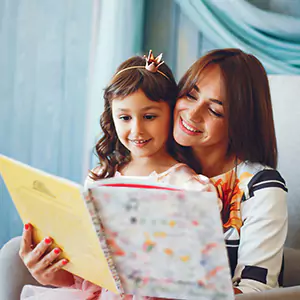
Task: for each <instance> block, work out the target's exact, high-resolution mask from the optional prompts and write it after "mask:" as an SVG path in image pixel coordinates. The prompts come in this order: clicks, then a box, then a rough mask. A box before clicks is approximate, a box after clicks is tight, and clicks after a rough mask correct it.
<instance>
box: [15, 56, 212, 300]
mask: <svg viewBox="0 0 300 300" xmlns="http://www.w3.org/2000/svg"><path fill="white" fill-rule="evenodd" d="M176 97H177V85H176V82H175V80H174V77H173V75H172V72H171V70H170V69H169V68H168V66H167V65H166V64H164V62H163V61H161V55H160V56H158V57H157V58H154V56H153V55H152V52H151V51H150V53H149V56H148V58H142V57H132V58H130V59H128V60H127V61H125V62H124V63H122V64H121V65H120V67H119V68H118V69H117V72H116V74H115V75H114V76H113V78H112V80H111V82H110V84H109V85H108V87H107V88H106V89H105V92H104V100H105V104H104V112H103V114H102V116H101V121H100V125H101V128H102V131H103V133H104V135H103V137H102V138H101V139H100V140H99V142H98V143H97V145H96V152H97V154H98V157H99V161H100V164H99V166H98V167H97V168H95V169H94V170H93V171H91V172H90V176H89V178H88V179H87V181H86V185H88V184H89V183H90V182H92V181H94V180H98V179H103V178H108V177H113V176H139V177H140V178H144V179H149V178H151V180H155V181H157V182H164V183H168V184H173V185H176V186H180V187H182V188H193V189H198V190H206V191H212V189H213V188H212V187H211V185H210V183H209V180H208V179H207V178H206V177H203V176H201V175H196V173H195V172H194V171H193V170H192V169H191V168H190V167H188V165H193V167H194V168H197V166H198V163H197V161H196V160H193V155H192V153H191V152H190V151H189V149H188V148H184V147H181V146H179V145H178V144H176V142H175V141H174V139H173V135H172V130H173V126H172V124H173V110H174V107H175V102H176ZM188 158H189V159H188ZM30 241H31V226H28V225H27V226H26V227H25V230H24V235H23V244H22V246H21V250H20V254H21V258H22V259H23V261H24V262H25V264H26V266H27V267H28V269H29V271H30V272H31V273H32V274H33V276H34V277H35V278H36V279H37V281H38V282H40V283H42V284H43V285H54V286H58V287H68V286H71V287H72V289H70V288H68V289H66V288H64V289H49V288H37V287H32V286H26V287H25V288H24V289H23V293H22V297H21V299H27V300H29V299H49V300H50V299H53V298H54V297H55V298H56V299H72V300H73V299H101V300H104V299H120V297H119V296H116V295H114V294H113V293H111V292H109V291H107V290H103V289H101V288H100V287H98V286H95V285H93V284H91V283H89V282H87V281H84V280H83V279H81V278H78V277H76V276H73V275H72V274H70V273H68V272H67V271H65V270H63V269H61V268H62V266H63V261H59V262H55V259H56V258H57V257H58V255H59V252H60V251H56V253H55V249H54V250H53V251H52V252H50V253H49V254H46V255H44V253H45V252H46V250H47V248H48V247H49V245H50V244H51V239H49V238H48V240H47V239H45V240H44V241H43V242H41V243H40V244H39V245H37V246H36V247H35V249H33V250H31V249H28V248H26V245H30ZM49 241H50V242H49ZM47 243H48V244H47ZM36 249H38V250H36ZM35 250H36V251H35ZM58 250H59V249H58ZM64 261H65V260H64ZM52 262H53V264H52ZM125 299H135V297H134V296H131V295H127V296H126V297H125ZM143 299H150V298H148V297H143Z"/></svg>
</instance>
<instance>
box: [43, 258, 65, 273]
mask: <svg viewBox="0 0 300 300" xmlns="http://www.w3.org/2000/svg"><path fill="white" fill-rule="evenodd" d="M68 262H69V261H68V260H67V259H65V258H63V259H61V260H59V261H58V262H56V263H54V264H53V265H51V267H49V268H48V269H47V271H46V272H45V275H47V274H50V273H55V272H57V271H58V270H60V269H62V268H63V267H64V266H65V265H66V264H67V263H68Z"/></svg>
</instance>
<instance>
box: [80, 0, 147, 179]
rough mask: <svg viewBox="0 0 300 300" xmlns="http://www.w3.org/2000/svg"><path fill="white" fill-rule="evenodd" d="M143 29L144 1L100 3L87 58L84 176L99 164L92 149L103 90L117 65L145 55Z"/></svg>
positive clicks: (96, 137)
mask: <svg viewBox="0 0 300 300" xmlns="http://www.w3.org/2000/svg"><path fill="white" fill-rule="evenodd" d="M143 27H144V0H121V1H120V0H102V1H100V6H99V19H98V23H97V24H95V26H94V31H95V34H94V36H95V38H94V40H93V41H92V44H93V53H92V54H91V57H90V79H89V95H88V100H87V103H86V109H87V116H86V131H85V141H84V147H85V151H84V154H85V155H84V157H83V172H84V174H83V177H84V176H86V174H87V171H88V169H91V168H93V167H95V166H96V164H97V163H98V158H97V157H96V155H94V146H95V143H96V141H97V140H98V139H99V137H100V135H101V130H100V125H99V120H100V115H101V113H102V111H103V107H104V102H103V89H104V88H105V86H106V85H107V84H108V83H109V81H110V79H111V76H112V75H113V73H114V72H115V70H116V68H117V67H118V65H119V64H121V63H122V62H123V61H124V60H126V59H128V58H129V57H131V56H133V55H141V54H144V53H142V43H143Z"/></svg>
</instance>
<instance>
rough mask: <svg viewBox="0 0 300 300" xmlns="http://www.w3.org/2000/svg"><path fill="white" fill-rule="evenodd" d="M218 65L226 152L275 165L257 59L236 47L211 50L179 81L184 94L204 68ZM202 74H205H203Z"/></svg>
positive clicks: (269, 111)
mask: <svg viewBox="0 0 300 300" xmlns="http://www.w3.org/2000/svg"><path fill="white" fill-rule="evenodd" d="M213 65H217V66H219V68H220V71H221V74H222V77H223V83H224V88H225V100H224V112H225V118H226V122H227V127H228V137H229V143H228V153H227V154H228V155H232V154H234V155H236V157H237V158H239V159H241V160H243V161H245V160H249V161H251V162H258V163H261V164H263V165H267V166H270V167H272V168H276V167H277V142H276V136H275V128H274V119H273V111H272V103H271V96H270V88H269V82H268V78H267V74H266V71H265V69H264V67H263V66H262V64H261V63H260V62H259V60H258V59H257V58H256V57H255V56H253V55H251V54H246V53H244V52H243V51H241V50H239V49H220V50H214V51H211V52H209V53H208V54H206V55H205V56H203V57H201V58H200V59H199V60H197V61H196V62H195V63H194V64H193V65H192V66H191V67H190V69H189V70H188V71H187V72H186V73H185V75H184V76H183V77H182V79H181V80H180V82H179V98H181V97H184V96H186V95H187V94H188V93H189V92H190V91H191V90H192V89H193V87H194V86H195V85H196V84H197V82H198V81H199V78H200V75H202V74H203V72H204V70H205V69H206V68H209V67H210V66H213ZM204 76H205V75H204Z"/></svg>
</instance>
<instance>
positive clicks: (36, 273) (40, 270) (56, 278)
mask: <svg viewBox="0 0 300 300" xmlns="http://www.w3.org/2000/svg"><path fill="white" fill-rule="evenodd" d="M32 229H33V228H32V225H31V224H25V226H24V230H23V236H22V242H21V247H20V251H19V255H20V257H21V259H22V261H23V262H24V264H25V266H26V267H27V269H28V270H29V272H30V273H31V275H32V276H33V277H34V278H35V279H36V280H37V281H38V282H39V283H40V284H42V285H52V286H56V287H67V286H71V285H73V284H74V277H73V275H72V274H71V273H70V272H68V271H66V270H63V269H62V267H63V266H65V265H66V264H67V263H68V261H67V260H66V259H60V260H58V261H57V258H58V256H59V255H60V254H61V250H60V249H59V248H55V249H53V250H51V251H50V252H49V251H48V249H49V246H50V245H51V244H52V239H51V238H49V237H47V238H45V239H44V240H43V241H41V242H40V243H39V244H37V245H36V246H34V245H33V238H32Z"/></svg>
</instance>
